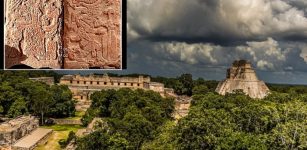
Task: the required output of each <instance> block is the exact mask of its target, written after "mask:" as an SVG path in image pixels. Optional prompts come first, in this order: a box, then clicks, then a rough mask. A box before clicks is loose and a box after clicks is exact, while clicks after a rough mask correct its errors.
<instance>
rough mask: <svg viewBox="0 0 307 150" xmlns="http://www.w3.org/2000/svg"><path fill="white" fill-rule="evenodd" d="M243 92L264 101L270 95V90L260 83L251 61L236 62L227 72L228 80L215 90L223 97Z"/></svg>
mask: <svg viewBox="0 0 307 150" xmlns="http://www.w3.org/2000/svg"><path fill="white" fill-rule="evenodd" d="M237 90H242V91H243V92H244V93H245V94H247V95H248V96H250V97H251V98H258V99H262V98H264V97H265V96H267V95H268V94H269V88H268V87H267V86H266V85H265V83H264V82H263V81H260V80H259V79H258V78H257V76H256V73H255V70H254V69H253V68H252V65H251V63H250V62H249V61H246V60H236V61H234V62H233V63H232V66H231V67H230V68H229V69H228V70H227V76H226V79H225V80H223V81H221V82H220V83H219V84H218V86H217V88H216V89H215V91H216V92H218V93H219V94H221V95H225V94H226V93H233V92H234V91H237Z"/></svg>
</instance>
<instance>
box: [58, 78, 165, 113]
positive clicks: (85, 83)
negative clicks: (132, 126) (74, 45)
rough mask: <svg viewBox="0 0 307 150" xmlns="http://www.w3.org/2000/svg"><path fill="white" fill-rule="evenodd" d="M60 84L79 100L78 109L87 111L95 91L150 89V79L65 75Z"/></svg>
mask: <svg viewBox="0 0 307 150" xmlns="http://www.w3.org/2000/svg"><path fill="white" fill-rule="evenodd" d="M60 84H63V85H68V87H69V89H70V90H71V91H72V93H73V98H74V99H76V100H77V104H76V109H77V110H86V109H87V108H88V107H89V106H90V104H91V101H90V95H91V94H92V93H94V92H95V91H100V90H102V89H119V88H132V89H138V88H140V89H149V87H150V78H149V77H143V76H139V77H109V76H108V75H103V76H95V75H89V76H81V75H65V76H63V77H62V78H61V80H60ZM163 87H164V86H163Z"/></svg>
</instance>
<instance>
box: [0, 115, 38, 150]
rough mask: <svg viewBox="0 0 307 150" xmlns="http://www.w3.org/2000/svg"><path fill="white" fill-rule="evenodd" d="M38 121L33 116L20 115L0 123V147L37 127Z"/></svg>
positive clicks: (9, 143)
mask: <svg viewBox="0 0 307 150" xmlns="http://www.w3.org/2000/svg"><path fill="white" fill-rule="evenodd" d="M38 126H39V121H38V119H36V118H35V117H33V116H21V117H18V118H16V119H12V120H9V121H6V122H3V123H1V124H0V147H1V146H10V145H12V144H14V143H15V142H16V141H17V140H19V139H21V138H23V137H24V136H26V135H28V134H29V133H31V132H32V131H33V130H35V129H36V128H38Z"/></svg>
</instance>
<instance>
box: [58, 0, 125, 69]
mask: <svg viewBox="0 0 307 150" xmlns="http://www.w3.org/2000/svg"><path fill="white" fill-rule="evenodd" d="M64 9H65V10H64V12H65V14H64V38H63V42H64V47H65V48H64V51H65V58H64V68H70V69H82V68H120V67H121V53H120V49H121V43H120V39H121V37H120V36H121V35H120V22H121V21H120V20H121V1H120V0H64Z"/></svg>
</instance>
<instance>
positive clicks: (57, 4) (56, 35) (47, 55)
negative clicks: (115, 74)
mask: <svg viewBox="0 0 307 150" xmlns="http://www.w3.org/2000/svg"><path fill="white" fill-rule="evenodd" d="M5 10H6V11H7V12H6V17H5V18H6V22H5V28H6V33H5V68H6V69H8V68H11V67H12V66H14V65H18V64H24V65H28V66H30V67H32V68H53V69H60V68H64V69H87V68H97V69H98V68H107V69H109V68H114V69H120V68H121V43H120V39H121V33H120V32H121V31H120V28H121V26H120V22H121V1H120V0H7V1H6V8H5Z"/></svg>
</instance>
